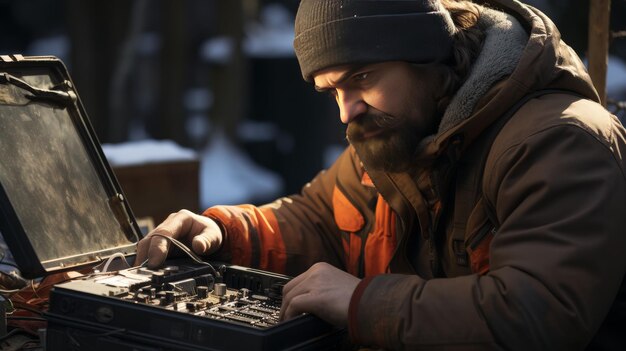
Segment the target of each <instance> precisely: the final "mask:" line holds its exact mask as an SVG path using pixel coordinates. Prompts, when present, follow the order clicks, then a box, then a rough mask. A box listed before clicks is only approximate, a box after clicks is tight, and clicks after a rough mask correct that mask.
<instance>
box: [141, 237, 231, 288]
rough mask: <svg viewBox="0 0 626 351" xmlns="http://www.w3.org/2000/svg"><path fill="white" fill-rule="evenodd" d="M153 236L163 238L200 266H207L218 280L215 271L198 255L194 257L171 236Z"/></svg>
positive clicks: (191, 252) (192, 253) (183, 245)
mask: <svg viewBox="0 0 626 351" xmlns="http://www.w3.org/2000/svg"><path fill="white" fill-rule="evenodd" d="M152 235H153V236H159V237H162V238H165V239H166V240H169V241H170V242H171V243H172V244H174V245H176V247H178V248H179V249H181V250H182V251H183V252H184V253H186V254H187V256H189V257H191V259H192V260H193V261H194V262H196V263H198V264H201V265H204V266H209V268H211V271H212V272H213V275H214V276H215V277H216V278H218V277H220V276H221V275H220V274H219V273H218V272H217V270H216V269H215V268H214V267H213V266H212V265H211V264H210V263H209V262H206V261H203V260H202V259H201V258H200V257H198V255H196V254H195V253H194V252H193V251H191V250H190V249H189V248H188V247H187V246H186V245H185V244H183V243H181V242H180V241H178V240H176V239H174V238H172V237H171V236H167V235H163V234H152Z"/></svg>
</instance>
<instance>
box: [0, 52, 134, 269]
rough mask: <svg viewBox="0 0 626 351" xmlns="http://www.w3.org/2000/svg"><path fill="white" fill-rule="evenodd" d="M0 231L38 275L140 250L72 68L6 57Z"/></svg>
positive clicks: (1, 74) (0, 64)
mask: <svg viewBox="0 0 626 351" xmlns="http://www.w3.org/2000/svg"><path fill="white" fill-rule="evenodd" d="M0 159H1V160H2V161H1V162H0V232H1V233H2V235H3V237H4V239H5V241H6V242H7V245H8V246H9V248H10V250H11V252H12V253H13V256H14V257H15V260H16V262H17V265H18V266H19V268H20V270H21V272H22V275H23V276H25V277H27V278H35V277H41V276H44V275H47V274H49V273H52V272H58V271H63V270H69V269H77V268H80V267H83V266H87V265H92V264H95V263H97V262H99V261H101V260H102V259H104V258H106V257H108V256H109V255H111V254H113V253H116V252H121V253H123V254H133V253H134V252H135V243H136V242H137V241H138V240H139V238H140V235H141V234H140V230H139V227H138V226H137V223H136V221H135V219H134V217H133V214H132V211H131V210H130V207H129V206H128V203H127V202H126V200H125V198H124V196H123V195H122V191H121V189H120V187H119V185H118V183H117V181H116V179H115V177H114V175H113V173H112V171H111V169H110V167H109V165H108V163H107V162H106V159H105V157H104V155H103V153H102V150H101V148H100V144H99V143H98V141H97V138H96V136H95V135H94V132H93V129H92V127H91V125H90V123H89V121H88V119H87V116H86V114H85V111H84V108H83V107H82V104H81V102H80V99H79V98H78V95H77V93H76V91H75V89H74V86H73V83H72V82H71V79H70V77H69V74H68V72H67V69H66V68H65V66H64V65H63V63H62V62H61V61H60V60H58V59H56V58H54V57H22V56H19V55H14V56H0Z"/></svg>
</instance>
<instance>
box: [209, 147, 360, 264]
mask: <svg viewBox="0 0 626 351" xmlns="http://www.w3.org/2000/svg"><path fill="white" fill-rule="evenodd" d="M354 157H355V155H354V152H352V151H351V150H350V149H347V150H346V151H345V152H344V153H343V154H342V155H341V156H340V157H339V158H338V160H337V161H336V162H335V163H334V164H333V165H332V166H331V167H330V168H329V169H328V170H325V171H322V172H320V173H319V174H318V175H317V176H316V177H315V178H314V179H313V180H312V181H311V182H310V183H307V184H306V185H305V186H304V187H303V188H302V191H301V193H300V194H297V195H292V196H289V197H284V198H281V199H278V200H276V201H274V202H272V203H269V204H266V205H263V206H260V207H256V206H253V205H238V206H215V207H211V208H209V209H207V210H206V211H204V213H203V214H204V215H205V216H208V217H210V218H212V219H214V220H216V221H217V222H218V224H219V225H220V226H221V227H222V231H223V232H224V233H225V241H224V242H223V243H222V248H221V249H220V250H219V252H218V253H217V255H216V258H217V259H224V260H226V261H229V262H232V263H234V264H239V265H243V266H248V267H257V268H260V269H264V270H269V271H273V272H278V273H284V274H288V275H292V276H295V275H297V274H299V273H302V272H303V271H305V270H306V269H308V268H309V267H310V266H311V265H312V264H313V263H315V262H320V261H323V262H328V263H330V264H332V265H334V266H336V267H339V268H344V264H345V263H344V254H343V247H342V243H341V236H340V234H339V230H338V229H337V225H336V224H335V221H334V217H333V208H332V194H333V189H334V187H335V182H336V178H337V174H338V172H339V169H344V168H346V167H348V168H354V167H352V165H353V164H354V162H355V160H354Z"/></svg>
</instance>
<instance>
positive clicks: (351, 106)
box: [337, 90, 367, 124]
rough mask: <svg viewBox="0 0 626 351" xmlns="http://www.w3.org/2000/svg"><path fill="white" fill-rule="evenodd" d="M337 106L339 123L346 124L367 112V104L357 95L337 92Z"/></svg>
mask: <svg viewBox="0 0 626 351" xmlns="http://www.w3.org/2000/svg"><path fill="white" fill-rule="evenodd" d="M337 105H338V106H339V117H340V118H341V123H344V124H348V123H350V122H351V121H352V120H354V119H355V118H356V117H358V116H359V115H360V114H362V113H365V112H366V111H367V104H366V103H365V101H363V99H362V98H361V96H360V95H359V94H356V93H352V92H345V91H342V90H337Z"/></svg>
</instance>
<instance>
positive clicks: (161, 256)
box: [140, 233, 171, 269]
mask: <svg viewBox="0 0 626 351" xmlns="http://www.w3.org/2000/svg"><path fill="white" fill-rule="evenodd" d="M157 234H160V233H157ZM168 236H171V235H168ZM168 249H169V242H168V240H167V239H165V238H163V237H161V236H157V235H151V237H150V246H149V247H148V268H150V269H156V268H159V267H160V266H161V265H162V264H163V262H165V259H166V258H167V252H168ZM140 263H141V262H140Z"/></svg>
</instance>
